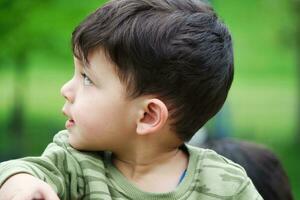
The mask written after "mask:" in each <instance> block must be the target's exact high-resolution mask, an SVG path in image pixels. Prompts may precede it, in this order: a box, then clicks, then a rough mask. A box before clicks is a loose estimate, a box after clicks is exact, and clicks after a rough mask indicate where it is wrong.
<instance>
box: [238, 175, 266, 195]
mask: <svg viewBox="0 0 300 200" xmlns="http://www.w3.org/2000/svg"><path fill="white" fill-rule="evenodd" d="M234 199H236V200H263V198H262V197H261V195H260V194H259V193H258V191H257V190H256V188H255V186H254V185H253V183H252V181H251V180H250V179H249V178H248V177H247V180H246V181H245V182H244V184H243V185H241V187H240V189H239V190H238V192H237V195H236V197H235V198H234Z"/></svg>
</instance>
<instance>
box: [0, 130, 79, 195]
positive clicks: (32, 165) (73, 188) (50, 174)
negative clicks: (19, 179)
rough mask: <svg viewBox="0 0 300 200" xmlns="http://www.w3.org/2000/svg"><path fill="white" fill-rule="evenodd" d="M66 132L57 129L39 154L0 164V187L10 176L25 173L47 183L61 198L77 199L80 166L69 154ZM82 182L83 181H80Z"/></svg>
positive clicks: (70, 148)
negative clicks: (56, 132) (51, 140)
mask: <svg viewBox="0 0 300 200" xmlns="http://www.w3.org/2000/svg"><path fill="white" fill-rule="evenodd" d="M71 151H76V150H75V149H73V148H72V147H70V145H69V144H68V138H67V132H66V131H61V132H60V133H58V134H57V135H56V136H55V137H54V140H53V143H50V144H49V145H48V146H47V148H46V149H45V151H44V153H43V154H42V155H41V156H40V157H25V158H22V159H16V160H10V161H6V162H2V163H1V164H0V187H1V185H2V184H3V183H4V182H5V181H6V180H7V179H8V178H9V177H11V176H13V175H15V174H18V173H27V174H30V175H32V176H34V177H37V178H39V179H41V180H43V181H44V182H46V183H48V184H49V185H50V186H51V187H52V188H53V189H54V190H55V191H56V193H57V194H58V196H59V197H60V198H61V199H79V198H80V196H81V194H80V193H82V192H80V191H82V190H83V188H77V187H78V185H79V184H77V183H78V181H80V180H82V179H80V176H81V174H82V173H81V168H80V166H79V164H78V162H77V161H76V159H75V158H74V157H73V156H72V153H71ZM80 185H84V184H80Z"/></svg>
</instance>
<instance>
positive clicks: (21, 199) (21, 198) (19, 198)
mask: <svg viewBox="0 0 300 200" xmlns="http://www.w3.org/2000/svg"><path fill="white" fill-rule="evenodd" d="M32 199H43V198H42V195H41V194H38V193H34V194H29V193H27V194H26V193H20V194H17V195H15V196H14V197H13V198H12V199H11V200H32Z"/></svg>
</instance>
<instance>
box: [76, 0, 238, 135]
mask: <svg viewBox="0 0 300 200" xmlns="http://www.w3.org/2000/svg"><path fill="white" fill-rule="evenodd" d="M72 45H73V52H74V55H75V56H76V57H77V58H78V59H80V60H83V61H85V62H88V59H87V58H88V54H89V53H90V52H91V51H93V50H95V49H99V48H102V49H104V50H105V52H106V54H107V56H108V57H109V58H110V59H111V61H112V62H113V63H115V65H116V67H117V69H116V71H117V73H118V76H119V78H120V80H121V81H122V82H123V83H124V84H126V87H127V92H128V97H132V98H134V97H138V96H140V95H146V94H154V95H157V97H158V98H160V99H161V100H162V101H164V102H165V103H166V105H167V107H168V109H169V112H170V119H171V120H172V125H173V128H174V130H175V132H176V133H177V134H178V136H179V137H180V138H181V139H182V140H188V139H189V138H191V137H192V135H193V134H194V133H195V132H196V131H197V130H198V129H199V128H200V127H202V126H203V125H204V124H205V123H206V122H207V121H208V120H209V119H210V118H211V117H212V116H214V115H215V114H216V113H217V112H218V111H219V110H220V108H221V107H222V105H223V103H224V101H225V99H226V97H227V94H228V91H229V88H230V86H231V82H232V79H233V52H232V42H231V36H230V33H229V32H228V30H227V28H226V27H225V25H224V24H223V23H222V22H220V21H219V20H218V18H217V16H216V14H215V13H214V11H213V9H212V8H211V7H210V6H208V5H206V4H204V3H203V2H201V1H199V0H113V1H110V2H108V3H107V4H105V5H104V6H103V7H101V8H99V9H98V10H96V11H95V12H94V13H92V14H91V15H90V16H88V17H87V18H86V19H85V20H84V21H83V22H82V23H81V24H80V25H79V26H78V27H77V28H76V29H75V31H74V32H73V38H72Z"/></svg>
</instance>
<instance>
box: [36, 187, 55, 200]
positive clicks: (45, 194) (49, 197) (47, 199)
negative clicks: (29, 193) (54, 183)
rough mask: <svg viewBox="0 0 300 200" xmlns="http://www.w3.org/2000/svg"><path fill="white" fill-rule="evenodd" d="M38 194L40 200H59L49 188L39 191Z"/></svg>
mask: <svg viewBox="0 0 300 200" xmlns="http://www.w3.org/2000/svg"><path fill="white" fill-rule="evenodd" d="M40 194H41V197H42V199H44V200H59V198H58V196H57V194H56V193H55V192H54V190H53V189H52V188H51V187H50V186H49V187H44V188H43V189H41V190H40Z"/></svg>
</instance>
